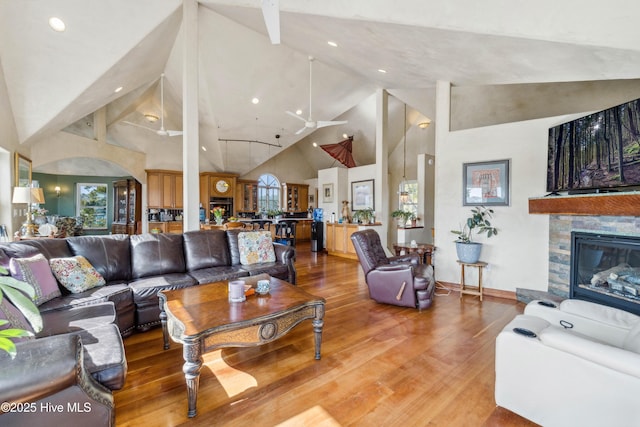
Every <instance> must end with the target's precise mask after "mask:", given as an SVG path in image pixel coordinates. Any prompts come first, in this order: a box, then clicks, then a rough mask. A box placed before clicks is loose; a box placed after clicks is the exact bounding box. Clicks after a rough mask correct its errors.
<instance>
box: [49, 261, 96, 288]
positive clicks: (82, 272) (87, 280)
mask: <svg viewBox="0 0 640 427" xmlns="http://www.w3.org/2000/svg"><path fill="white" fill-rule="evenodd" d="M49 264H51V271H53V274H54V276H56V279H58V282H60V284H61V285H62V286H64V287H65V288H67V289H68V290H69V291H70V292H71V293H73V294H77V293H80V292H84V291H87V290H89V289H92V288H95V287H97V286H103V285H104V284H105V283H106V282H105V280H104V278H103V277H102V275H101V274H100V273H98V272H97V271H96V269H95V268H93V266H92V265H91V263H89V261H87V259H86V258H85V257H83V256H81V255H78V256H74V257H69V258H51V259H50V260H49Z"/></svg>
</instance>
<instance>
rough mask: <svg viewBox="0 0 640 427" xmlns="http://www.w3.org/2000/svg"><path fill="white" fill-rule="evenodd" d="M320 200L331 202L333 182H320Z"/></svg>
mask: <svg viewBox="0 0 640 427" xmlns="http://www.w3.org/2000/svg"><path fill="white" fill-rule="evenodd" d="M322 202H323V203H333V184H322Z"/></svg>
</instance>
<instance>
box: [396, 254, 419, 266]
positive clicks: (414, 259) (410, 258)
mask: <svg viewBox="0 0 640 427" xmlns="http://www.w3.org/2000/svg"><path fill="white" fill-rule="evenodd" d="M388 259H389V262H390V263H391V264H398V263H407V262H408V263H411V264H413V265H418V264H420V255H418V254H417V253H415V252H411V253H408V254H406V255H397V256H391V257H388Z"/></svg>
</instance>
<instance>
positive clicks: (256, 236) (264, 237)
mask: <svg viewBox="0 0 640 427" xmlns="http://www.w3.org/2000/svg"><path fill="white" fill-rule="evenodd" d="M238 250H239V251H240V264H242V265H251V264H259V263H263V262H274V261H275V260H276V253H275V250H274V249H273V241H272V240H271V232H270V231H250V232H242V233H238Z"/></svg>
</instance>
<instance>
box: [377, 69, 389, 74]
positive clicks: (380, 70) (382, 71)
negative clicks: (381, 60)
mask: <svg viewBox="0 0 640 427" xmlns="http://www.w3.org/2000/svg"><path fill="white" fill-rule="evenodd" d="M378 72H379V73H382V74H386V73H387V70H383V69H382V68H378Z"/></svg>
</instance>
